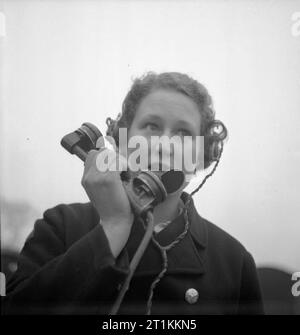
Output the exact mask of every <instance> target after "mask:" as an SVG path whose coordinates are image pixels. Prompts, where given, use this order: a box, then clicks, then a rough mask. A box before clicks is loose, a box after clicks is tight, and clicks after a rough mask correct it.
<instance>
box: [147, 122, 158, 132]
mask: <svg viewBox="0 0 300 335" xmlns="http://www.w3.org/2000/svg"><path fill="white" fill-rule="evenodd" d="M145 128H146V129H148V130H151V131H155V130H157V129H158V125H157V124H155V123H152V122H148V123H146V125H145Z"/></svg>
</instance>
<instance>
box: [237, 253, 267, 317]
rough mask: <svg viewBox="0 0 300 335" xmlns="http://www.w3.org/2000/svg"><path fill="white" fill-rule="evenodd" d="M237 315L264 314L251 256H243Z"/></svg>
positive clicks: (248, 254) (247, 254)
mask: <svg viewBox="0 0 300 335" xmlns="http://www.w3.org/2000/svg"><path fill="white" fill-rule="evenodd" d="M238 314H243V315H245V314H264V306H263V300H262V294H261V289H260V284H259V280H258V275H257V270H256V265H255V262H254V259H253V257H252V255H251V254H250V253H248V252H246V254H245V256H244V262H243V268H242V277H241V287H240V299H239V310H238Z"/></svg>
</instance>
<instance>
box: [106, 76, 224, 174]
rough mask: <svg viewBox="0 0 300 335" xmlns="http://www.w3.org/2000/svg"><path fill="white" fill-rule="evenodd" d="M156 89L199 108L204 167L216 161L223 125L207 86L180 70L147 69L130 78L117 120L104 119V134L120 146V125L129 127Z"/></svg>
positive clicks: (221, 142)
mask: <svg viewBox="0 0 300 335" xmlns="http://www.w3.org/2000/svg"><path fill="white" fill-rule="evenodd" d="M158 89H169V90H173V91H175V92H179V93H182V94H184V95H186V96H188V97H190V98H191V99H192V100H193V101H194V102H195V103H196V105H197V107H198V108H199V112H200V114H201V129H200V135H201V136H204V168H207V167H209V166H210V165H211V163H212V162H214V161H217V160H218V159H219V157H220V152H221V148H222V147H223V142H224V140H225V139H226V137H227V129H226V127H225V125H224V124H223V123H222V122H221V121H219V120H216V119H215V111H214V109H213V106H212V98H211V96H210V95H209V93H208V91H207V89H206V88H205V87H204V86H203V85H202V84H200V83H199V82H198V81H196V80H194V79H193V78H191V77H189V76H188V75H186V74H183V73H179V72H164V73H160V74H156V73H154V72H148V73H146V74H145V75H143V76H141V77H140V78H136V79H135V80H134V81H133V84H132V86H131V89H130V90H129V92H128V93H127V95H126V97H125V99H124V102H123V104H122V112H121V113H119V115H118V118H117V120H112V119H111V118H107V120H106V123H107V126H108V129H107V132H106V134H107V135H109V136H112V137H113V138H114V140H115V142H116V145H117V146H118V145H119V139H118V134H119V128H127V129H129V128H130V126H131V124H132V121H133V119H134V117H135V114H136V112H137V109H138V107H139V105H140V103H141V101H142V100H143V98H145V97H146V96H147V95H148V94H150V93H151V92H153V91H155V90H158Z"/></svg>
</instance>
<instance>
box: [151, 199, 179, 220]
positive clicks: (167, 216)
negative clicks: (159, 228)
mask: <svg viewBox="0 0 300 335" xmlns="http://www.w3.org/2000/svg"><path fill="white" fill-rule="evenodd" d="M180 195H181V193H176V194H173V195H169V196H168V197H167V199H166V200H165V201H164V202H162V203H160V204H158V205H157V206H156V207H155V208H154V211H153V216H154V224H155V225H157V224H158V223H160V222H165V221H169V220H173V219H175V217H176V216H177V215H178V209H179V206H180V204H181V203H182V200H181V198H180Z"/></svg>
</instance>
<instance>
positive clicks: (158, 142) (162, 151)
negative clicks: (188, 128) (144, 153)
mask: <svg viewBox="0 0 300 335" xmlns="http://www.w3.org/2000/svg"><path fill="white" fill-rule="evenodd" d="M151 150H152V152H151V154H154V155H157V156H158V158H159V160H160V161H162V159H163V158H164V159H169V157H170V158H172V156H173V154H174V144H173V143H172V135H171V132H170V131H168V130H167V131H164V132H162V133H161V134H160V136H157V137H154V138H153V139H152V146H151Z"/></svg>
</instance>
